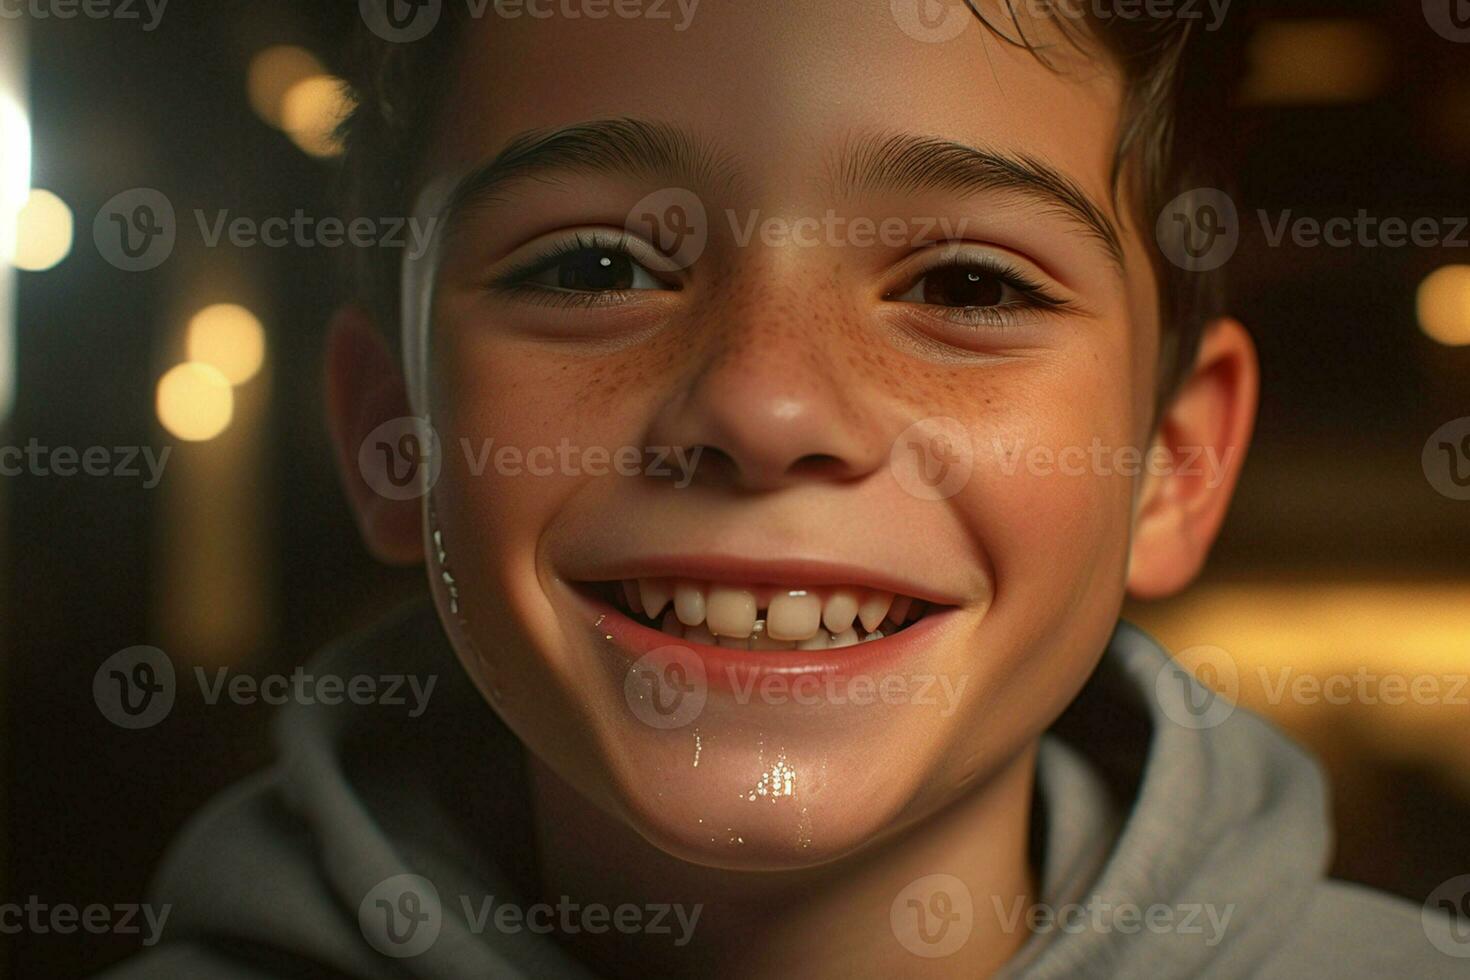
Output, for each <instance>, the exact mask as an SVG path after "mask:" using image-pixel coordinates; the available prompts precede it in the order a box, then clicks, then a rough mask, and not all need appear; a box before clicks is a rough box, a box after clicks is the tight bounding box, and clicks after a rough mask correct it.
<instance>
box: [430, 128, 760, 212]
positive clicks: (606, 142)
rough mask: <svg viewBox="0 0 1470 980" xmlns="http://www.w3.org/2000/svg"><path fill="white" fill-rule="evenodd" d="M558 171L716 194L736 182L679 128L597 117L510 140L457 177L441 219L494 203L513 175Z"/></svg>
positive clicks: (730, 169)
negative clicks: (633, 178) (633, 177)
mask: <svg viewBox="0 0 1470 980" xmlns="http://www.w3.org/2000/svg"><path fill="white" fill-rule="evenodd" d="M557 172H567V173H578V172H581V173H589V172H590V173H629V174H640V175H652V176H656V177H658V178H659V179H660V180H667V181H669V182H670V183H676V184H681V185H684V186H688V187H703V188H709V189H711V190H714V191H716V192H721V193H728V192H729V191H730V189H731V188H732V187H734V186H735V184H736V183H737V180H736V175H735V168H734V166H733V164H732V163H731V161H730V160H729V159H728V158H723V157H720V156H717V155H716V154H715V153H714V152H713V150H712V149H711V148H710V147H709V146H708V145H707V144H705V143H703V142H701V141H700V140H699V139H698V138H696V137H695V136H694V135H693V134H691V133H689V132H687V131H685V130H683V129H680V128H678V127H676V126H671V125H669V124H667V123H660V122H651V121H648V120H644V119H630V118H622V119H599V120H593V121H591V122H584V123H577V124H575V125H572V126H566V127H563V128H561V129H555V130H532V131H530V132H526V133H522V134H520V135H518V136H516V137H514V138H513V139H511V140H510V141H509V142H508V143H506V145H505V146H504V147H502V148H501V150H500V152H499V153H497V154H496V155H495V156H494V157H493V158H491V159H490V160H488V161H487V162H485V163H482V164H480V165H479V166H477V167H475V168H474V169H473V170H471V171H470V172H469V173H468V174H466V175H465V176H464V177H463V178H462V179H461V180H460V181H459V183H458V185H457V186H456V187H455V189H454V191H453V193H452V194H451V195H450V197H449V203H448V205H447V206H446V208H445V213H444V218H445V221H446V224H447V225H448V226H451V227H452V226H453V224H454V223H455V221H456V219H457V218H458V217H459V216H460V215H462V214H463V213H464V212H465V211H467V210H471V209H473V208H474V207H475V206H477V205H481V204H493V203H497V202H498V201H500V200H501V199H500V198H499V192H500V190H501V189H502V188H503V187H504V185H506V184H508V183H510V182H511V181H513V180H517V179H530V180H537V179H540V180H547V179H550V178H551V176H552V175H553V174H555V173H557Z"/></svg>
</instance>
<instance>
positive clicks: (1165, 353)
mask: <svg viewBox="0 0 1470 980" xmlns="http://www.w3.org/2000/svg"><path fill="white" fill-rule="evenodd" d="M385 2H386V0H385ZM1000 2H1001V3H1002V5H1003V8H1004V12H1005V19H1004V21H1003V22H999V23H998V22H996V21H995V20H993V19H992V18H991V17H988V16H987V15H985V14H982V13H981V12H980V11H979V10H978V9H977V8H976V7H975V0H965V4H966V6H968V7H969V8H970V11H971V12H972V13H973V14H974V15H975V16H976V17H977V18H978V19H979V20H980V21H981V22H982V23H983V24H984V25H985V27H986V28H987V29H989V30H990V31H991V32H992V33H993V34H994V35H996V36H997V37H999V38H1001V39H1002V40H1003V41H1004V42H1005V43H1008V44H1013V45H1018V46H1022V47H1025V48H1027V49H1028V50H1030V51H1032V53H1034V54H1035V55H1036V56H1037V57H1038V58H1039V59H1040V60H1041V61H1042V62H1043V63H1046V64H1048V65H1049V64H1050V61H1049V60H1048V54H1047V48H1046V46H1045V45H1041V44H1037V43H1035V42H1034V41H1033V40H1032V38H1030V37H1028V36H1027V33H1026V30H1025V27H1024V25H1023V22H1022V20H1021V18H1020V17H1019V16H1018V15H1017V13H1016V9H1015V4H1016V0H1000ZM1039 2H1040V3H1049V2H1050V3H1057V4H1060V5H1061V6H1062V9H1064V10H1065V9H1066V5H1067V4H1068V3H1074V4H1075V3H1077V2H1079V0H1039ZM1092 7H1093V9H1092V10H1091V11H1089V12H1088V15H1087V17H1086V21H1085V27H1084V28H1083V29H1082V30H1078V29H1077V28H1076V26H1075V25H1073V24H1071V23H1069V16H1070V15H1062V16H1059V17H1057V18H1055V20H1056V23H1057V24H1058V25H1059V26H1060V28H1061V29H1062V32H1063V34H1064V35H1065V37H1066V38H1067V40H1068V42H1070V43H1071V44H1073V45H1074V46H1076V47H1078V48H1079V49H1082V50H1088V49H1089V48H1087V47H1084V46H1090V49H1095V48H1096V47H1097V46H1101V47H1102V48H1103V49H1104V50H1105V52H1106V53H1107V54H1108V55H1109V56H1110V57H1111V58H1112V59H1113V61H1114V62H1115V63H1116V65H1117V66H1118V68H1119V69H1120V71H1121V73H1122V78H1123V85H1124V96H1123V111H1122V123H1121V125H1120V131H1119V134H1118V140H1117V145H1116V147H1115V150H1114V160H1113V173H1112V180H1113V194H1114V198H1115V201H1116V199H1117V198H1118V197H1119V196H1120V195H1122V196H1125V197H1126V198H1127V199H1128V200H1130V201H1131V202H1132V205H1133V208H1134V210H1133V214H1134V216H1135V220H1136V221H1137V223H1138V227H1139V230H1140V233H1141V234H1142V236H1143V238H1144V240H1145V246H1146V247H1147V248H1148V250H1149V254H1150V257H1151V259H1152V262H1153V265H1154V269H1155V273H1156V276H1157V278H1158V282H1159V319H1160V323H1161V324H1162V336H1161V337H1160V350H1159V355H1160V363H1159V380H1160V384H1159V398H1160V401H1161V402H1162V401H1163V400H1165V399H1167V398H1168V396H1169V395H1170V394H1172V392H1173V390H1174V388H1175V387H1176V385H1177V384H1178V383H1179V381H1181V380H1182V379H1183V378H1184V377H1185V376H1186V375H1187V372H1188V369H1189V367H1190V366H1191V364H1192V363H1193V360H1194V357H1195V353H1196V351H1197V349H1198V344H1199V338H1200V334H1201V331H1202V329H1203V327H1204V324H1205V323H1206V322H1207V321H1208V320H1209V319H1210V318H1211V317H1214V316H1217V315H1219V314H1220V313H1222V312H1223V308H1224V282H1223V274H1222V270H1213V271H1209V272H1190V271H1186V270H1184V269H1181V268H1179V267H1177V266H1175V265H1174V264H1172V263H1171V262H1170V261H1169V260H1168V259H1167V258H1165V256H1164V255H1163V253H1162V252H1161V251H1160V249H1159V248H1158V246H1157V243H1156V242H1155V241H1154V233H1153V230H1154V220H1153V219H1154V217H1156V216H1157V215H1159V214H1160V213H1161V212H1162V210H1163V209H1164V207H1165V206H1166V205H1167V204H1168V203H1169V202H1170V201H1171V200H1173V199H1174V198H1175V197H1177V196H1178V195H1180V194H1182V193H1184V192H1186V191H1189V190H1192V189H1194V188H1198V187H1216V188H1219V187H1221V186H1222V184H1223V183H1224V173H1223V168H1222V160H1223V159H1224V158H1225V157H1226V155H1227V154H1226V152H1225V150H1224V147H1223V146H1222V137H1223V136H1225V135H1227V134H1228V133H1229V132H1230V126H1229V124H1228V120H1227V119H1226V117H1225V114H1226V111H1227V108H1228V103H1229V93H1230V92H1232V91H1233V85H1232V84H1231V81H1232V73H1233V69H1234V67H1235V65H1236V63H1237V62H1238V58H1237V57H1236V53H1237V49H1236V48H1235V46H1234V44H1233V43H1232V42H1233V39H1234V38H1235V37H1236V36H1237V35H1236V33H1235V32H1231V33H1220V34H1213V35H1208V36H1207V35H1204V34H1203V33H1202V32H1201V30H1200V29H1199V28H1198V26H1197V22H1196V21H1193V20H1191V19H1187V18H1185V17H1183V16H1174V15H1172V14H1171V15H1168V16H1157V17H1147V16H1143V15H1142V14H1141V13H1140V14H1139V15H1138V16H1125V15H1122V14H1121V13H1118V14H1114V15H1107V14H1105V13H1104V12H1101V9H1100V8H1099V7H1098V6H1097V4H1096V3H1093V4H1092ZM466 16H468V14H467V12H466V11H464V10H461V9H460V7H459V5H458V4H454V3H446V4H445V5H444V9H443V13H442V16H441V19H440V22H439V24H438V25H437V26H436V27H435V29H434V30H432V31H430V32H429V34H428V35H427V36H425V37H424V38H423V39H421V40H419V41H415V42H411V43H394V42H390V41H385V40H383V39H381V38H379V37H378V36H376V35H375V34H373V33H372V32H371V31H369V30H367V29H366V28H365V27H363V28H361V29H360V30H359V31H358V37H357V38H356V40H355V42H354V47H353V51H352V56H351V57H350V59H349V65H348V79H347V81H348V83H349V84H350V85H351V87H352V90H353V92H354V95H355V97H356V104H355V107H354V109H353V111H352V112H351V114H350V115H349V116H348V117H347V119H346V120H344V122H343V124H342V126H341V128H340V130H339V136H340V138H341V139H342V142H343V145H344V154H343V160H342V173H341V175H340V180H341V191H342V197H343V199H344V205H345V208H346V210H347V211H348V212H349V215H348V216H349V217H355V216H359V215H367V216H373V215H378V216H382V215H401V214H407V213H408V209H409V208H410V207H411V206H412V203H413V202H412V201H411V200H410V199H409V192H410V190H411V188H409V186H408V181H409V179H410V175H411V174H412V173H413V170H414V165H415V164H416V162H417V155H418V153H419V152H420V150H421V148H422V147H423V146H425V145H426V144H427V143H428V142H429V137H430V135H431V134H432V131H433V128H434V126H435V125H436V124H437V122H438V114H437V112H436V111H435V107H437V106H439V105H441V104H442V102H443V100H442V99H441V98H440V95H441V94H442V88H443V86H444V85H445V84H447V75H448V74H449V73H448V71H447V70H446V67H445V66H447V65H448V64H450V62H451V59H452V54H453V46H454V44H455V42H456V40H457V39H458V37H459V35H460V33H461V30H460V28H461V27H462V22H463V20H464V19H465V17H466ZM352 252H353V256H352V259H353V268H352V269H351V270H350V275H351V278H352V279H353V285H354V291H355V294H356V295H357V296H358V297H359V298H360V299H361V300H362V301H364V302H366V303H368V304H369V305H370V307H371V308H372V311H373V313H374V314H375V316H376V317H377V318H378V321H379V322H380V323H381V324H384V325H385V326H392V325H396V324H397V323H398V316H399V312H398V310H399V307H398V292H399V276H398V263H399V261H400V258H401V255H400V253H399V252H398V251H396V250H390V249H384V248H368V249H354V250H352Z"/></svg>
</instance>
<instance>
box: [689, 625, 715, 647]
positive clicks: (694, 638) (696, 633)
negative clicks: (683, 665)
mask: <svg viewBox="0 0 1470 980" xmlns="http://www.w3.org/2000/svg"><path fill="white" fill-rule="evenodd" d="M684 639H686V640H688V641H689V642H690V643H704V644H707V645H708V646H714V645H715V635H714V634H713V633H711V632H710V631H709V629H708V627H706V626H705V625H704V624H703V623H700V624H698V625H697V626H688V627H685V629H684Z"/></svg>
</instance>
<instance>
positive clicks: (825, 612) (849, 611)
mask: <svg viewBox="0 0 1470 980" xmlns="http://www.w3.org/2000/svg"><path fill="white" fill-rule="evenodd" d="M857 614H858V599H857V596H856V595H855V594H854V593H852V592H848V591H847V590H846V589H838V590H837V591H836V592H833V593H832V594H831V595H830V596H828V597H827V604H826V605H825V606H824V607H823V608H822V625H823V626H825V627H827V629H828V631H829V632H832V633H841V632H842V631H843V630H845V629H847V628H848V627H849V626H851V625H852V621H853V620H854V619H856V618H857Z"/></svg>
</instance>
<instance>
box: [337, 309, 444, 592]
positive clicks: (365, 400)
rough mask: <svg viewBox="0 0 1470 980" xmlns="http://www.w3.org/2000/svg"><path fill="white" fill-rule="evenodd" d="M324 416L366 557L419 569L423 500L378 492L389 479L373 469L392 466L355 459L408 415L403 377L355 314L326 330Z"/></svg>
mask: <svg viewBox="0 0 1470 980" xmlns="http://www.w3.org/2000/svg"><path fill="white" fill-rule="evenodd" d="M326 411H327V428H328V430H329V431H330V433H331V436H332V442H333V444H334V445H335V447H336V456H337V472H338V475H339V476H340V477H341V479H342V487H343V489H344V490H345V491H346V493H347V500H348V503H349V504H350V505H351V507H352V512H353V515H354V516H355V517H356V519H357V526H358V530H359V531H360V532H361V533H362V537H363V542H364V543H365V544H366V545H367V548H368V551H370V552H371V553H372V554H373V556H374V557H375V558H377V559H379V560H380V561H383V562H387V563H388V564H393V565H412V564H417V563H419V562H421V561H423V558H424V551H423V532H422V527H421V521H422V517H421V504H422V500H421V499H420V497H417V496H414V497H410V498H408V499H395V497H390V496H387V495H385V494H384V493H381V492H379V490H378V489H375V488H379V487H386V486H390V485H392V484H391V481H390V480H389V477H388V474H387V473H386V471H385V472H381V473H380V472H375V471H374V469H373V468H374V467H377V468H382V467H384V466H387V465H391V464H392V460H391V459H389V458H386V457H383V456H379V455H376V454H373V453H366V454H364V453H362V452H360V450H361V448H362V446H363V443H364V442H365V441H366V440H367V439H368V437H369V436H370V435H371V434H372V432H373V431H374V430H375V429H377V428H378V427H379V426H381V425H383V424H384V423H385V422H390V421H393V420H395V419H403V418H406V417H407V416H409V414H410V410H409V405H408V395H407V391H406V389H405V387H404V382H403V372H402V370H401V368H400V367H399V365H398V362H397V360H396V359H395V358H394V356H393V353H392V351H391V350H390V349H389V347H388V344H387V342H386V341H385V340H384V339H383V335H382V333H381V332H380V331H379V330H378V329H377V327H376V326H375V325H374V323H373V320H372V317H371V316H370V315H369V314H368V313H367V311H366V310H364V309H363V308H362V307H360V306H356V305H349V306H344V307H343V308H341V309H340V310H338V311H337V312H336V314H334V315H333V317H332V321H331V324H330V325H329V327H328V330H327V350H326ZM399 496H400V497H401V495H399Z"/></svg>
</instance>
